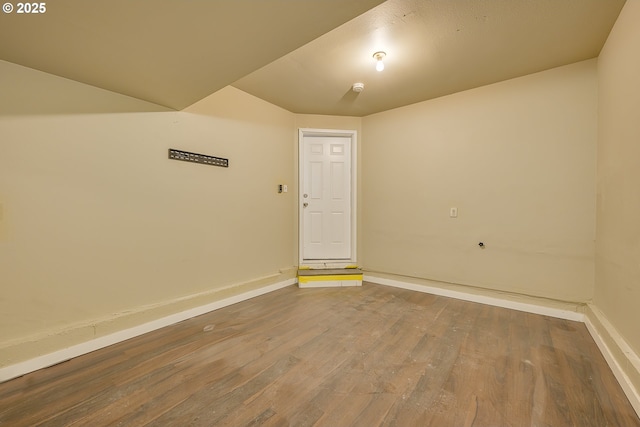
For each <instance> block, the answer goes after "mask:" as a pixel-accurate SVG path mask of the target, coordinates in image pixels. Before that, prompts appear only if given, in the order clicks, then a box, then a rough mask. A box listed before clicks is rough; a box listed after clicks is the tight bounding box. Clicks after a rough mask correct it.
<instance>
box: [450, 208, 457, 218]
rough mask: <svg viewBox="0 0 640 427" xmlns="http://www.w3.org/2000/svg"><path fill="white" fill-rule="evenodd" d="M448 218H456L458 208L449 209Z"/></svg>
mask: <svg viewBox="0 0 640 427" xmlns="http://www.w3.org/2000/svg"><path fill="white" fill-rule="evenodd" d="M449 218H458V208H451V209H450V210H449Z"/></svg>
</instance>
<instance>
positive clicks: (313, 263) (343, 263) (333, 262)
mask: <svg viewBox="0 0 640 427" xmlns="http://www.w3.org/2000/svg"><path fill="white" fill-rule="evenodd" d="M307 136H312V137H313V136H325V137H331V136H339V137H348V138H350V139H351V179H350V182H351V219H350V225H351V236H349V238H350V239H351V242H350V243H351V254H350V256H349V259H323V260H317V259H314V260H305V259H304V258H303V253H302V252H303V249H304V226H303V212H302V211H303V208H302V190H303V188H304V168H303V166H304V162H303V160H304V138H305V137H307ZM357 153H358V132H357V131H356V130H339V129H311V128H299V129H298V195H297V201H298V204H297V205H298V265H299V266H301V267H312V268H344V267H347V266H352V265H355V264H356V263H357V257H356V254H357V235H358V234H357V229H356V225H357V218H358V215H357V201H358V193H357V182H358V179H357V177H358V170H357V164H358V162H357V160H358V156H357Z"/></svg>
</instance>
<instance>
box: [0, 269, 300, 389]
mask: <svg viewBox="0 0 640 427" xmlns="http://www.w3.org/2000/svg"><path fill="white" fill-rule="evenodd" d="M296 283H297V280H296V279H295V278H291V279H287V280H284V281H281V282H278V283H274V284H272V285H268V286H264V287H262V288H259V289H254V290H251V291H248V292H244V293H241V294H238V295H234V296H231V297H228V298H224V299H221V300H219V301H214V302H212V303H210V304H205V305H203V306H200V307H195V308H192V309H189V310H185V311H182V312H180V313H176V314H172V315H170V316H166V317H162V318H160V319H157V320H153V321H151V322H147V323H144V324H141V325H138V326H134V327H133V328H128V329H124V330H122V331H118V332H114V333H112V334H109V335H105V336H102V337H99V338H95V339H92V340H89V341H86V342H83V343H80V344H77V345H74V346H71V347H67V348H64V349H62V350H58V351H54V352H53V353H49V354H45V355H42V356H38V357H34V358H33V359H29V360H26V361H24V362H19V363H16V364H14V365H9V366H5V367H3V368H0V382H4V381H8V380H10V379H13V378H17V377H19V376H22V375H25V374H28V373H29V372H33V371H37V370H38V369H42V368H47V367H49V366H52V365H55V364H58V363H61V362H64V361H66V360H69V359H72V358H74V357H78V356H82V355H83V354H87V353H90V352H92V351H95V350H98V349H101V348H104V347H108V346H110V345H113V344H116V343H119V342H121V341H125V340H128V339H130V338H134V337H137V336H139V335H142V334H146V333H147V332H151V331H155V330H156V329H160V328H164V327H165V326H170V325H173V324H175V323H178V322H182V321H183V320H186V319H190V318H192V317H196V316H200V315H201V314H205V313H208V312H210V311H214V310H218V309H220V308H222V307H226V306H229V305H232V304H236V303H238V302H241V301H245V300H248V299H251V298H255V297H257V296H260V295H264V294H267V293H269V292H273V291H276V290H278V289H282V288H285V287H287V286H291V285H294V284H296Z"/></svg>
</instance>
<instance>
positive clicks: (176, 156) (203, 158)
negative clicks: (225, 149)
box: [169, 148, 229, 168]
mask: <svg viewBox="0 0 640 427" xmlns="http://www.w3.org/2000/svg"><path fill="white" fill-rule="evenodd" d="M169 158H170V159H173V160H182V161H183V162H191V163H201V164H203V165H209V166H220V167H223V168H228V167H229V159H224V158H222V157H215V156H207V155H206V154H198V153H190V152H189V151H182V150H176V149H173V148H169Z"/></svg>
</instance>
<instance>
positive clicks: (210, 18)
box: [0, 0, 624, 116]
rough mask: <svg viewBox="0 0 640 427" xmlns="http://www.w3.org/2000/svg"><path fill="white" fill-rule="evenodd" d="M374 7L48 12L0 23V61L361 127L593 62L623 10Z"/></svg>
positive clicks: (454, 0)
mask: <svg viewBox="0 0 640 427" xmlns="http://www.w3.org/2000/svg"><path fill="white" fill-rule="evenodd" d="M381 1H382V0H349V1H347V0H208V1H205V0H135V1H132V0H91V1H88V0H55V1H51V2H48V3H47V11H46V13H45V14H42V15H39V16H37V15H29V16H27V15H17V14H15V13H12V14H0V59H3V60H6V61H9V62H13V63H16V64H20V65H24V66H27V67H31V68H34V69H37V70H41V71H45V72H48V73H51V74H55V75H59V76H62V77H66V78H69V79H72V80H77V81H80V82H83V83H87V84H91V85H94V86H97V87H101V88H103V89H108V90H112V91H115V92H118V93H122V94H125V95H129V96H133V97H136V98H139V99H143V100H146V101H150V102H153V103H156V104H159V105H164V106H168V107H171V108H174V109H182V108H185V107H186V106H188V105H190V104H192V103H194V102H196V101H198V100H200V99H202V98H204V97H206V96H208V95H210V94H211V93H213V92H215V91H217V90H219V89H221V88H223V87H225V86H227V85H230V84H232V85H233V86H235V87H237V88H239V89H241V90H243V91H246V92H248V93H250V94H253V95H255V96H257V97H259V98H262V99H264V100H266V101H269V102H271V103H273V104H276V105H279V106H281V107H283V108H285V109H287V110H289V111H292V112H295V113H308V114H331V115H352V116H364V115H368V114H371V113H375V112H379V111H384V110H388V109H391V108H395V107H399V106H402V105H407V104H411V103H415V102H419V101H423V100H426V99H430V98H434V97H438V96H443V95H446V94H450V93H454V92H458V91H461V90H466V89H470V88H473V87H478V86H482V85H485V84H490V83H494V82H497V81H501V80H505V79H510V78H514V77H518V76H522V75H526V74H530V73H533V72H537V71H542V70H545V69H549V68H553V67H557V66H561V65H565V64H570V63H573V62H577V61H582V60H585V59H589V58H594V57H596V56H598V54H599V52H600V50H601V48H602V46H603V44H604V42H605V41H606V38H607V36H608V34H609V31H610V30H611V28H612V26H613V24H614V22H615V20H616V18H617V16H618V14H619V12H620V10H621V8H622V6H623V5H624V0H388V1H386V2H384V3H382V4H380V3H381ZM347 21H348V22H347ZM378 50H384V51H386V52H387V57H386V58H385V64H386V69H385V70H384V71H383V72H376V71H375V68H374V66H375V61H374V59H373V58H372V55H373V53H374V52H375V51H378ZM355 82H362V83H364V84H365V89H364V91H363V92H362V93H359V94H356V93H355V92H352V91H351V86H352V84H353V83H355Z"/></svg>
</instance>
